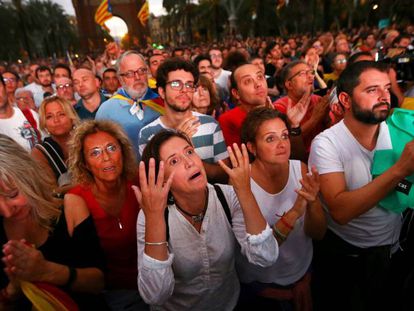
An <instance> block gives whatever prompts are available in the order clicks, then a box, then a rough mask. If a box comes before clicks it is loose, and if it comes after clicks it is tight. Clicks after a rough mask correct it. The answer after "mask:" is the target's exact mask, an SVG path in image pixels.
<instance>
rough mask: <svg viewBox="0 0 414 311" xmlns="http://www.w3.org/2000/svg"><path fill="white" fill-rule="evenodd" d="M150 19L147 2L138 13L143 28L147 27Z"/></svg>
mask: <svg viewBox="0 0 414 311" xmlns="http://www.w3.org/2000/svg"><path fill="white" fill-rule="evenodd" d="M148 17H149V6H148V1H145V2H144V4H143V5H142V7H141V9H140V10H139V12H138V15H137V18H138V20H139V22H140V23H141V24H142V26H144V27H145V25H146V24H147V21H148Z"/></svg>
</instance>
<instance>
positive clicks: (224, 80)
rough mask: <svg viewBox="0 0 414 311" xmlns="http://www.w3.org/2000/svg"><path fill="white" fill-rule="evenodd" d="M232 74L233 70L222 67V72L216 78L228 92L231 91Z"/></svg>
mask: <svg viewBox="0 0 414 311" xmlns="http://www.w3.org/2000/svg"><path fill="white" fill-rule="evenodd" d="M230 76H231V71H228V70H224V69H221V71H220V74H219V75H218V76H217V77H216V78H214V82H216V83H217V84H218V85H220V86H221V87H222V88H223V89H225V90H226V92H227V93H228V92H229V86H228V84H229V79H230Z"/></svg>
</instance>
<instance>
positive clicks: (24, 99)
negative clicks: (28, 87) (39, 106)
mask: <svg viewBox="0 0 414 311" xmlns="http://www.w3.org/2000/svg"><path fill="white" fill-rule="evenodd" d="M16 100H17V101H18V102H27V101H30V100H33V97H16Z"/></svg>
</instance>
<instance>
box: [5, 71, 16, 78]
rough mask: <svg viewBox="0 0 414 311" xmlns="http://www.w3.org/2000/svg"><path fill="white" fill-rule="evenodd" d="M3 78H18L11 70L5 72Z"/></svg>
mask: <svg viewBox="0 0 414 311" xmlns="http://www.w3.org/2000/svg"><path fill="white" fill-rule="evenodd" d="M3 78H16V76H15V75H14V74H12V73H11V72H5V73H3Z"/></svg>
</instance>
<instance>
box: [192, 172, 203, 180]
mask: <svg viewBox="0 0 414 311" xmlns="http://www.w3.org/2000/svg"><path fill="white" fill-rule="evenodd" d="M200 175H201V172H197V173H195V174H194V175H192V176H191V177H190V180H193V179H196V178H197V177H199V176H200Z"/></svg>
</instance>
